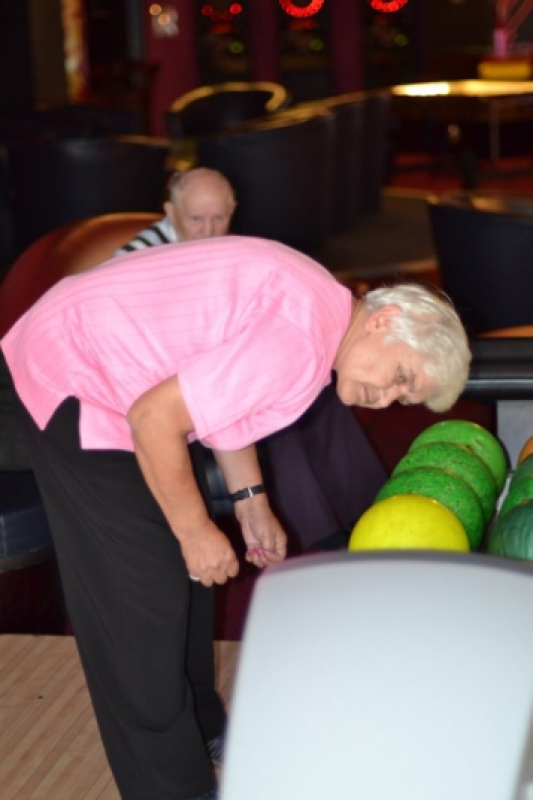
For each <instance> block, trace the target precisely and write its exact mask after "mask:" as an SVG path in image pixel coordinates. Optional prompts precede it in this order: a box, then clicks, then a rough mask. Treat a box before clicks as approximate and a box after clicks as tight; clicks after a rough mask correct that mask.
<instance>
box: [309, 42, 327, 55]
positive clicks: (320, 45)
mask: <svg viewBox="0 0 533 800" xmlns="http://www.w3.org/2000/svg"><path fill="white" fill-rule="evenodd" d="M309 49H310V50H314V52H315V53H318V52H319V51H320V50H323V49H324V42H323V41H322V39H311V41H310V42H309Z"/></svg>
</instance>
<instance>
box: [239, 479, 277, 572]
mask: <svg viewBox="0 0 533 800" xmlns="http://www.w3.org/2000/svg"><path fill="white" fill-rule="evenodd" d="M235 516H236V517H237V519H238V521H239V523H240V526H241V530H242V535H243V539H244V543H245V544H246V556H245V558H246V560H247V561H249V562H250V563H251V564H255V566H256V567H260V568H263V567H266V566H267V565H268V564H275V563H276V562H278V561H283V559H284V558H285V556H286V554H287V536H286V534H285V531H284V530H283V528H282V527H281V525H280V523H279V522H278V520H277V519H276V517H275V516H274V514H273V513H272V510H271V508H270V506H269V504H268V500H267V498H266V496H265V495H262V494H261V495H255V496H254V497H247V498H246V499H245V500H239V502H238V503H235Z"/></svg>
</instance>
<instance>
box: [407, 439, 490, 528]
mask: <svg viewBox="0 0 533 800" xmlns="http://www.w3.org/2000/svg"><path fill="white" fill-rule="evenodd" d="M416 467H439V468H442V469H446V471H447V472H451V473H452V474H453V475H457V477H459V478H462V479H463V480H464V481H465V482H466V483H468V485H469V486H470V488H471V489H473V490H474V492H475V493H476V495H477V497H478V500H479V502H480V503H481V507H482V508H483V513H484V517H485V523H488V522H489V520H490V519H492V516H493V514H494V508H495V506H496V499H497V497H496V494H497V493H496V484H495V483H494V478H493V477H492V473H491V471H490V470H489V468H488V467H487V466H486V464H485V463H484V462H483V461H482V460H481V459H480V458H479V457H478V456H477V455H476V454H475V453H473V452H472V451H471V450H469V449H468V448H467V447H464V446H463V445H461V444H452V443H451V442H430V443H429V444H424V445H421V446H420V447H417V448H416V449H414V450H410V451H409V452H408V453H407V454H406V455H405V456H404V457H403V458H402V459H401V461H400V462H399V463H398V464H397V465H396V467H395V469H394V471H393V473H392V474H393V476H394V475H399V474H400V473H402V472H405V471H406V470H410V469H414V468H416ZM438 499H439V498H437V500H438Z"/></svg>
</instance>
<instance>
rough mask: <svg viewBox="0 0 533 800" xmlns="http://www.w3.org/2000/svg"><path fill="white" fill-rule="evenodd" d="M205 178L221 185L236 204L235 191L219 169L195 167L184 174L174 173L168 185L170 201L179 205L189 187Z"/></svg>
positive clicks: (184, 171)
mask: <svg viewBox="0 0 533 800" xmlns="http://www.w3.org/2000/svg"><path fill="white" fill-rule="evenodd" d="M205 178H211V179H212V180H214V181H216V182H217V183H219V185H220V186H221V187H222V188H223V189H225V190H227V193H228V198H229V199H231V200H232V201H233V202H235V191H234V189H233V186H232V185H231V183H230V182H229V181H228V179H227V178H226V176H225V175H223V174H222V173H221V172H219V171H218V170H217V169H208V167H195V168H194V169H187V170H183V172H174V173H172V175H171V176H170V178H169V181H168V184H167V187H168V193H169V197H170V199H171V200H172V201H173V202H175V203H177V202H178V200H179V199H180V197H181V195H182V194H183V192H184V191H185V189H186V188H187V186H190V185H191V184H192V183H195V182H196V181H197V180H204V179H205Z"/></svg>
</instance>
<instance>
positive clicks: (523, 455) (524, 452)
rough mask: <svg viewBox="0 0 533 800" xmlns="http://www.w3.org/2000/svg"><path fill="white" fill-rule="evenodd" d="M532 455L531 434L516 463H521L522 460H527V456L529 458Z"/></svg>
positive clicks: (532, 439) (532, 443)
mask: <svg viewBox="0 0 533 800" xmlns="http://www.w3.org/2000/svg"><path fill="white" fill-rule="evenodd" d="M531 455H533V436H530V437H529V439H527V440H526V441H525V443H524V445H523V446H522V449H521V450H520V452H519V454H518V458H517V461H516V463H517V464H521V463H522V461H525V460H526V458H529V456H531Z"/></svg>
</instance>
